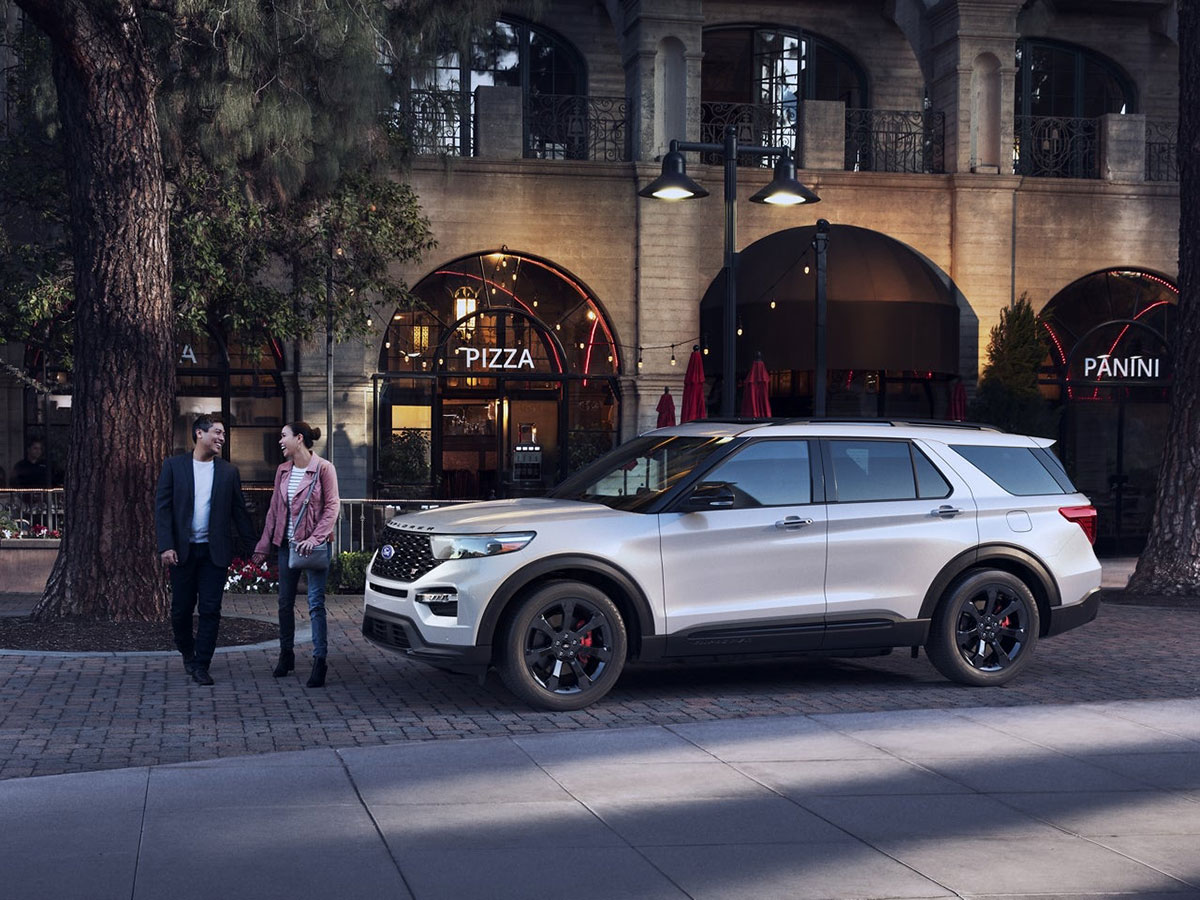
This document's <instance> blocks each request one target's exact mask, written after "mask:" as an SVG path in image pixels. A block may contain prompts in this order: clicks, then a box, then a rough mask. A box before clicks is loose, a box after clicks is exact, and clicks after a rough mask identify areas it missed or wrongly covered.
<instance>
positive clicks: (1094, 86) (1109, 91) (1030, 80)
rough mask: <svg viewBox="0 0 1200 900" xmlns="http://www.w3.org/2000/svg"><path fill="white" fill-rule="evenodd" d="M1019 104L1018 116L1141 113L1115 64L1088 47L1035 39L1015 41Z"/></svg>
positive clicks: (1129, 82)
mask: <svg viewBox="0 0 1200 900" xmlns="http://www.w3.org/2000/svg"><path fill="white" fill-rule="evenodd" d="M1016 104H1017V108H1016V114H1017V115H1018V116H1072V117H1078V118H1089V119H1094V118H1096V117H1097V116H1102V115H1104V114H1105V113H1134V112H1137V97H1136V93H1135V91H1134V86H1133V82H1132V80H1130V78H1129V76H1128V75H1126V74H1125V72H1124V71H1122V69H1121V67H1120V66H1119V65H1117V63H1115V62H1113V61H1112V60H1111V59H1108V58H1107V57H1105V56H1102V55H1101V54H1099V53H1096V52H1095V51H1093V50H1088V49H1087V48H1086V47H1077V46H1074V45H1072V44H1064V43H1059V42H1056V41H1047V40H1040V39H1036V38H1028V39H1026V40H1023V41H1019V42H1018V43H1017V91H1016Z"/></svg>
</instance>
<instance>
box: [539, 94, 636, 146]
mask: <svg viewBox="0 0 1200 900" xmlns="http://www.w3.org/2000/svg"><path fill="white" fill-rule="evenodd" d="M523 118H524V145H525V157H526V159H585V160H594V161H600V162H626V161H628V160H629V159H631V158H632V152H631V147H630V129H629V102H628V101H627V100H626V99H625V98H624V97H582V96H576V95H571V94H537V95H533V96H528V97H526V98H525V109H524V117H523Z"/></svg>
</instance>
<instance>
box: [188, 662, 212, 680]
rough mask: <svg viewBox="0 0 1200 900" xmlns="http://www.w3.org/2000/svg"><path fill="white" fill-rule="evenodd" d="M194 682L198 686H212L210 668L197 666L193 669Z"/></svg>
mask: <svg viewBox="0 0 1200 900" xmlns="http://www.w3.org/2000/svg"><path fill="white" fill-rule="evenodd" d="M192 681H194V682H196V684H212V683H213V680H212V676H211V675H209V674H208V666H202V665H199V664H196V665H194V666H193V668H192Z"/></svg>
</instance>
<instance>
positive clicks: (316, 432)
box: [312, 428, 321, 441]
mask: <svg viewBox="0 0 1200 900" xmlns="http://www.w3.org/2000/svg"><path fill="white" fill-rule="evenodd" d="M312 439H313V440H314V441H319V440H320V439H321V429H320V428H314V429H313V430H312Z"/></svg>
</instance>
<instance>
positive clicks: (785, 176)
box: [750, 153, 821, 206]
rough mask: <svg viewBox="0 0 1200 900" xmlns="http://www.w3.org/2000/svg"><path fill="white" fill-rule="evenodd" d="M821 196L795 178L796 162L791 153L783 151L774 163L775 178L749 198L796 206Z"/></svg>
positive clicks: (779, 204) (777, 204)
mask: <svg viewBox="0 0 1200 900" xmlns="http://www.w3.org/2000/svg"><path fill="white" fill-rule="evenodd" d="M820 199H821V198H820V197H818V196H817V195H816V194H814V193H813V192H812V191H810V190H809V189H808V188H806V187H805V186H804V185H803V184H801V183H800V182H799V181H798V180H797V179H796V164H795V163H794V162H793V161H792V157H791V154H789V153H784V154H783V155H782V156H780V157H779V162H777V163H775V178H774V179H773V180H772V181H771V183H770V184H768V185H767V186H766V187H765V188H763V189H762V190H761V191H759V192H758V193H757V194H755V195H754V196H753V197H751V198H750V202H751V203H769V204H771V205H772V206H798V205H800V204H801V203H817V202H818V201H819V200H820Z"/></svg>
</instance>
